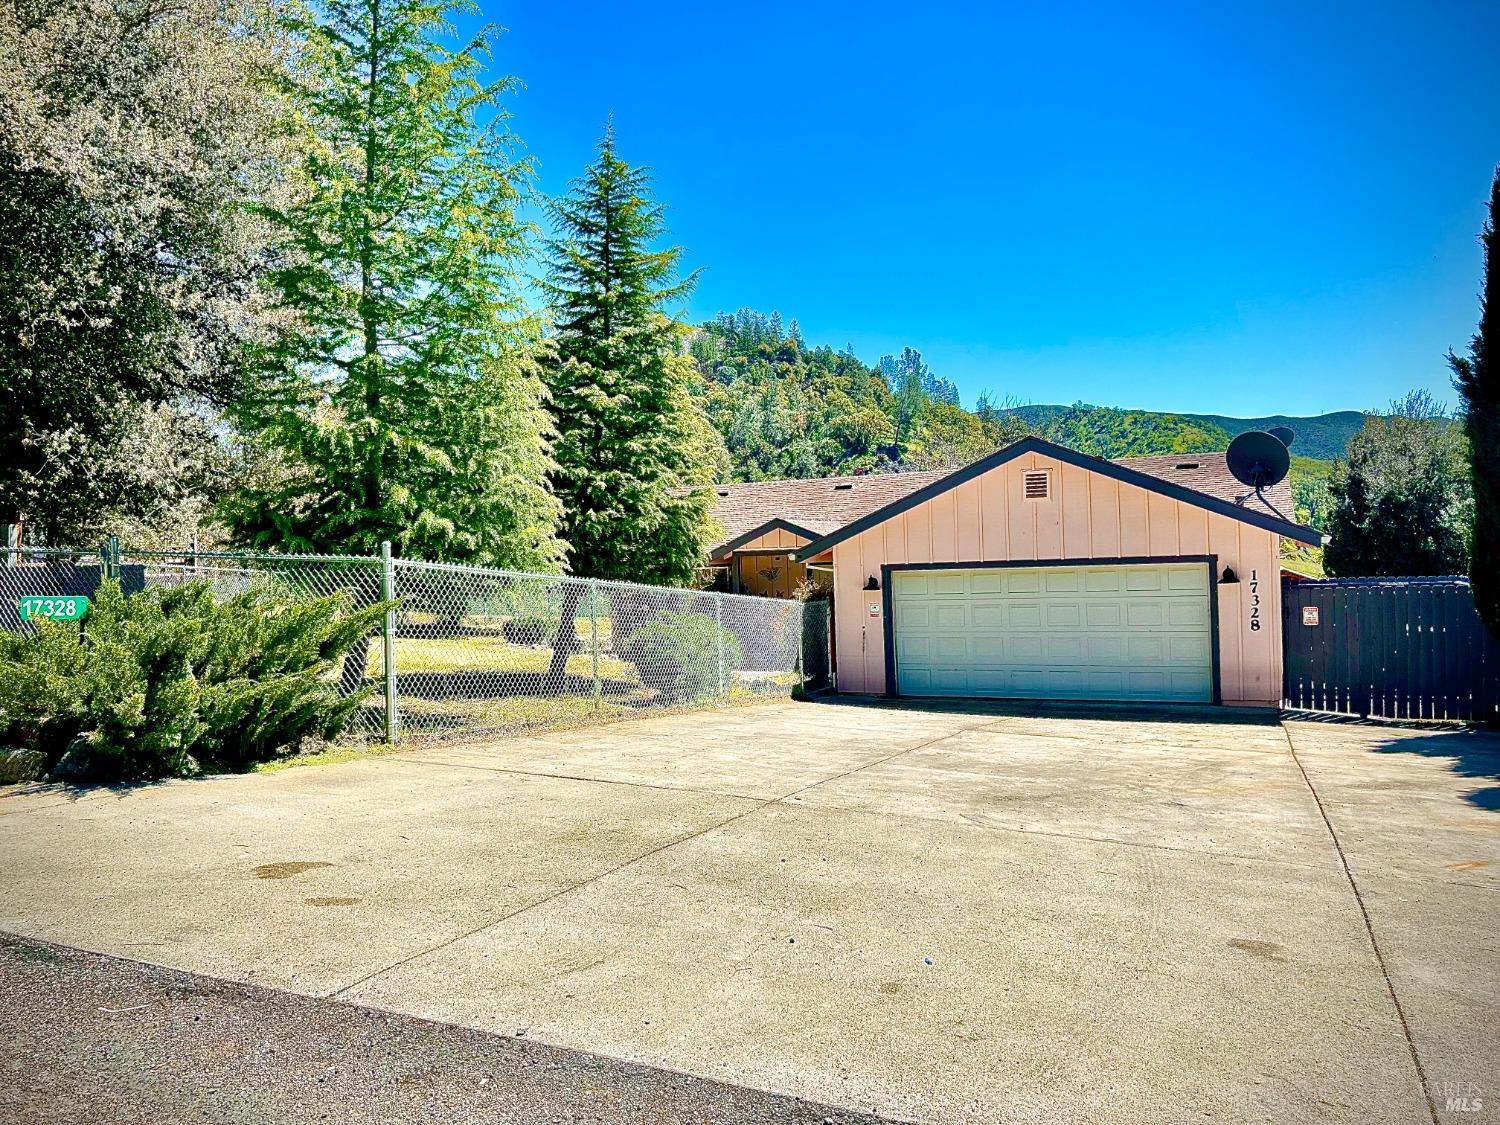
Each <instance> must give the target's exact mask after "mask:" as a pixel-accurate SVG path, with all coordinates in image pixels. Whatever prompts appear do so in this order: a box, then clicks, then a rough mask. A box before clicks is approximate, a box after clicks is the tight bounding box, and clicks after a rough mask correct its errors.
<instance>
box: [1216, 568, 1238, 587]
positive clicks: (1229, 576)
mask: <svg viewBox="0 0 1500 1125" xmlns="http://www.w3.org/2000/svg"><path fill="white" fill-rule="evenodd" d="M1239 580H1240V576H1239V575H1238V574H1236V573H1235V572H1234V567H1232V566H1226V567H1225V568H1224V576H1223V577H1222V578H1220V579H1219V585H1220V586H1232V585H1234V584H1235V583H1237V582H1238V581H1239Z"/></svg>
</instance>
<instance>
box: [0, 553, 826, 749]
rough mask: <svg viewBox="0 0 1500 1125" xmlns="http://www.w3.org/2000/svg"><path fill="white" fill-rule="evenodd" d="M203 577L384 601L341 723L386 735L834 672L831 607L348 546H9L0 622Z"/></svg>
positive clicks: (719, 697) (476, 726)
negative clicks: (102, 590) (284, 551)
mask: <svg viewBox="0 0 1500 1125" xmlns="http://www.w3.org/2000/svg"><path fill="white" fill-rule="evenodd" d="M106 576H108V577H114V578H118V579H119V580H120V582H121V584H122V586H123V587H124V588H125V589H126V590H127V591H139V590H143V589H146V588H148V587H152V586H163V585H173V584H180V583H186V582H207V583H208V584H209V585H210V586H211V587H212V588H213V590H214V592H215V594H216V596H219V597H232V596H234V595H236V594H239V593H242V592H244V591H246V590H248V589H250V588H251V587H252V586H255V585H258V584H263V583H272V584H276V585H278V586H281V587H283V588H286V589H289V590H290V591H292V592H293V593H295V594H297V595H301V596H318V595H325V594H331V593H336V592H337V593H343V594H344V595H345V596H346V597H347V598H348V599H349V601H350V604H351V606H352V607H360V606H369V605H374V604H375V603H377V602H379V601H386V600H388V601H394V602H395V603H396V608H395V609H393V610H392V611H391V612H390V613H388V614H387V615H386V620H385V621H384V623H383V625H382V627H381V628H380V629H379V630H377V631H376V632H375V633H374V634H372V635H371V636H369V637H367V638H365V639H364V640H363V641H361V642H360V643H358V644H356V645H355V646H354V648H353V649H352V650H351V651H350V652H349V654H348V655H347V656H346V657H344V659H343V662H342V666H341V667H340V669H339V672H338V674H339V680H340V683H341V684H342V685H343V686H344V688H345V689H346V690H356V689H359V688H363V687H369V688H373V689H374V690H373V691H372V692H371V694H370V700H369V703H368V704H367V705H366V706H365V707H364V708H362V709H361V710H360V711H358V712H356V715H355V718H354V720H353V722H352V723H351V727H350V734H351V735H353V736H356V737H363V738H371V739H382V740H386V741H396V740H398V739H407V738H415V737H441V736H454V735H481V734H504V733H510V732H516V731H523V730H530V729H536V728H542V727H551V726H563V725H581V724H586V723H595V722H601V721H607V720H609V719H613V718H620V717H626V716H630V715H635V714H641V713H645V712H651V711H660V710H668V709H674V710H675V709H684V708H696V707H711V706H722V705H725V704H730V703H737V702H744V701H750V700H755V699H764V698H778V697H780V698H786V697H789V696H790V695H791V694H793V693H794V692H795V691H797V690H799V689H803V688H806V689H814V688H817V687H821V686H823V685H824V684H825V683H826V679H827V675H828V655H827V645H828V621H827V617H828V610H827V605H826V604H824V603H821V602H805V603H804V602H798V601H783V600H776V599H768V598H754V597H747V596H743V595H736V594H721V593H713V592H709V591H704V590H688V589H675V588H667V587H659V586H644V585H638V584H634V583H628V582H602V581H597V580H593V579H581V578H567V577H562V576H557V575H543V574H526V573H520V572H513V571H504V570H493V569H488V568H485V567H475V566H464V565H457V564H448V563H430V562H421V561H416V560H405V559H399V558H391V557H389V555H388V554H387V555H382V556H380V557H373V558H372V557H365V556H351V555H338V556H334V555H277V554H265V553H247V552H226V551H192V550H181V551H146V550H132V549H129V548H119V547H110V546H106V547H105V548H102V549H100V550H96V551H83V550H67V549H58V548H53V549H47V550H37V549H31V548H28V549H25V550H14V549H9V550H6V551H5V552H4V557H3V559H0V628H4V629H10V630H18V629H25V628H27V627H28V626H27V625H26V624H25V623H23V622H22V621H21V620H20V618H19V615H18V611H17V607H18V602H19V599H20V598H21V597H23V596H26V595H34V594H66V593H81V594H89V593H92V592H93V591H94V589H95V588H96V587H97V586H98V584H99V582H100V580H101V579H102V578H104V577H106Z"/></svg>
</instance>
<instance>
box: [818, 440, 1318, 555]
mask: <svg viewBox="0 0 1500 1125" xmlns="http://www.w3.org/2000/svg"><path fill="white" fill-rule="evenodd" d="M1027 453H1039V454H1041V455H1042V456H1044V457H1050V458H1052V459H1053V460H1056V461H1063V462H1066V463H1067V464H1070V465H1076V466H1077V467H1078V468H1080V469H1085V470H1087V471H1089V472H1093V473H1099V474H1101V475H1103V476H1107V477H1110V478H1112V479H1114V480H1117V481H1120V482H1122V483H1124V484H1131V485H1134V486H1136V487H1137V488H1142V489H1145V490H1146V491H1148V492H1155V493H1157V494H1159V495H1162V496H1166V497H1168V498H1169V499H1172V500H1177V501H1180V502H1181V503H1184V504H1191V505H1193V506H1195V507H1198V508H1203V509H1206V510H1207V511H1210V512H1216V513H1218V514H1219V515H1222V516H1227V517H1229V518H1230V519H1234V520H1239V521H1240V522H1242V523H1248V524H1250V525H1252V526H1254V527H1259V528H1261V529H1262V530H1265V531H1271V532H1274V533H1276V534H1277V535H1283V536H1285V537H1286V538H1288V539H1295V540H1297V541H1298V542H1300V543H1307V544H1309V545H1311V546H1319V545H1320V544H1321V543H1322V541H1323V539H1322V536H1321V535H1320V534H1319V533H1318V532H1317V531H1315V530H1313V529H1312V528H1310V527H1303V526H1302V525H1301V524H1299V523H1294V522H1293V521H1291V520H1288V519H1284V518H1280V517H1278V516H1276V515H1272V514H1271V513H1270V512H1269V511H1261V510H1259V509H1256V508H1249V507H1246V506H1245V505H1244V504H1237V503H1235V502H1234V501H1233V500H1226V499H1224V498H1222V497H1219V496H1214V495H1210V494H1209V493H1207V492H1203V491H1200V490H1199V489H1196V488H1190V487H1187V486H1186V485H1182V484H1177V483H1174V482H1173V481H1170V480H1164V479H1163V478H1161V477H1160V476H1156V475H1154V474H1152V473H1150V472H1145V471H1142V470H1139V469H1134V468H1131V467H1130V466H1128V465H1123V464H1120V463H1119V462H1116V461H1106V460H1104V459H1102V458H1099V457H1090V456H1089V455H1088V454H1086V453H1079V452H1078V451H1077V450H1074V449H1069V448H1067V447H1066V446H1062V445H1056V444H1054V443H1052V442H1050V441H1046V440H1044V439H1042V438H1039V437H1026V438H1022V439H1021V440H1020V441H1017V442H1014V443H1012V444H1010V445H1007V446H1006V447H1005V448H1003V449H1000V450H997V451H996V452H994V453H992V454H990V455H989V456H988V457H985V458H982V459H981V460H978V461H975V462H974V463H973V464H972V465H965V466H964V467H963V468H961V469H957V470H955V471H953V472H951V473H947V474H945V475H942V476H940V477H939V478H938V479H937V480H934V481H932V482H930V483H928V484H926V485H923V486H922V487H919V488H916V489H914V490H912V491H910V492H908V493H907V494H906V495H904V496H901V497H899V498H897V499H895V500H892V501H891V502H889V503H887V504H885V505H882V506H881V507H879V508H876V509H875V510H874V511H871V512H867V513H866V514H864V515H862V516H860V517H859V518H858V519H855V520H852V521H850V522H849V523H846V524H845V525H844V526H843V527H840V528H839V529H838V530H837V531H834V532H831V533H829V534H828V535H825V536H823V537H822V538H821V539H816V540H814V541H813V542H811V543H808V544H806V545H805V546H802V547H797V548H795V549H794V550H793V554H794V556H795V557H797V558H800V559H809V558H812V557H813V556H814V555H819V554H822V553H823V552H824V551H826V550H828V549H829V548H830V547H833V546H835V545H836V544H839V543H842V542H843V541H844V540H846V539H850V538H853V537H854V536H856V535H858V534H860V533H861V532H862V531H866V530H868V529H869V528H872V527H876V526H878V525H879V524H882V523H884V522H885V521H886V520H888V519H891V518H893V517H895V516H898V515H900V514H901V513H902V512H905V511H908V510H909V509H911V508H915V507H916V506H917V505H919V504H923V503H926V502H927V501H928V500H931V499H932V498H933V497H935V496H941V495H942V494H943V493H945V492H948V491H950V490H951V489H954V488H957V487H958V486H959V485H961V484H963V483H964V482H965V481H970V480H973V479H974V478H975V477H978V476H982V475H983V474H985V473H987V472H989V471H990V470H991V469H996V468H999V467H1000V466H1001V465H1004V464H1006V463H1007V462H1009V461H1013V460H1015V459H1016V458H1017V457H1020V456H1022V455H1024V454H1027ZM1163 460H1174V459H1172V458H1167V459H1163ZM1175 460H1177V461H1180V462H1183V463H1190V462H1191V460H1192V457H1191V456H1183V457H1181V458H1175ZM1268 507H1269V505H1268Z"/></svg>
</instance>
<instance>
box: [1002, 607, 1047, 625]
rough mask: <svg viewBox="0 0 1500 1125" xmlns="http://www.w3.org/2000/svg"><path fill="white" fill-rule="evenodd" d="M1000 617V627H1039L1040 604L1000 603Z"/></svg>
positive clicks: (1040, 621) (1040, 618) (1040, 617)
mask: <svg viewBox="0 0 1500 1125" xmlns="http://www.w3.org/2000/svg"><path fill="white" fill-rule="evenodd" d="M1000 619H1001V622H1002V627H1003V628H1006V629H1040V628H1041V627H1042V605H1041V603H1040V602H1020V603H1012V604H1009V605H1002V608H1001V614H1000Z"/></svg>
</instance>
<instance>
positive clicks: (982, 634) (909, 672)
mask: <svg viewBox="0 0 1500 1125" xmlns="http://www.w3.org/2000/svg"><path fill="white" fill-rule="evenodd" d="M892 583H893V589H892V600H893V607H894V616H895V620H894V621H893V622H892V625H893V628H894V632H895V647H896V653H895V660H896V674H897V685H898V690H899V691H900V692H902V693H904V694H908V695H938V696H960V697H961V696H1000V697H1016V698H1060V699H1132V698H1134V699H1163V700H1206V699H1209V698H1211V695H1212V650H1211V645H1212V631H1211V630H1212V624H1211V615H1210V610H1209V590H1210V587H1209V580H1208V570H1207V567H1206V566H1204V565H1202V564H1191V563H1189V564H1157V565H1134V564H1132V565H1130V566H1115V567H1111V566H1107V565H1102V566H1085V567H1036V568H1029V567H1020V568H1007V567H996V568H986V569H978V570H968V571H964V570H951V571H934V572H927V573H923V572H906V571H901V572H897V573H896V574H894V575H893V576H892Z"/></svg>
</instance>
